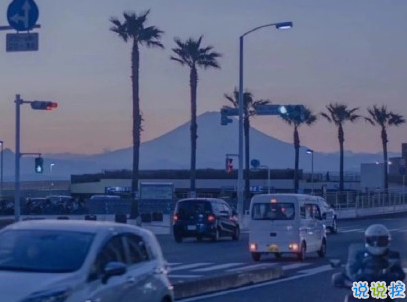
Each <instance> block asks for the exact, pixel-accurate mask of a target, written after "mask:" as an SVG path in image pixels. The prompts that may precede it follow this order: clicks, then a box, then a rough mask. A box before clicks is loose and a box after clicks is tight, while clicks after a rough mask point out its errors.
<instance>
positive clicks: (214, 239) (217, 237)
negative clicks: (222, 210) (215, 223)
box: [212, 228, 220, 242]
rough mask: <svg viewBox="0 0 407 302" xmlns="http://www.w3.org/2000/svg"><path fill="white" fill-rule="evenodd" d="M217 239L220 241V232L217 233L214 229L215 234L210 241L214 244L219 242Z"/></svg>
mask: <svg viewBox="0 0 407 302" xmlns="http://www.w3.org/2000/svg"><path fill="white" fill-rule="evenodd" d="M219 239H220V232H219V229H218V228H216V229H215V233H214V234H213V237H212V240H213V241H214V242H216V241H219Z"/></svg>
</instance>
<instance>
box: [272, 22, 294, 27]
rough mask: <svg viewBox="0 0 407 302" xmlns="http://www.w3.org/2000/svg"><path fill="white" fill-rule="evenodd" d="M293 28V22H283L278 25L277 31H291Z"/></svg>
mask: <svg viewBox="0 0 407 302" xmlns="http://www.w3.org/2000/svg"><path fill="white" fill-rule="evenodd" d="M292 27H293V23H292V22H281V23H277V24H276V28H277V29H290V28H292Z"/></svg>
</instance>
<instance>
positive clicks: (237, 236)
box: [232, 227, 240, 240]
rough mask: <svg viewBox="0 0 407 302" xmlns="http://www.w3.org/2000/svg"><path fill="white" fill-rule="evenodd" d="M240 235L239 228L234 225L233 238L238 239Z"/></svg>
mask: <svg viewBox="0 0 407 302" xmlns="http://www.w3.org/2000/svg"><path fill="white" fill-rule="evenodd" d="M239 237H240V228H239V227H236V229H235V232H234V234H233V235H232V239H233V240H239Z"/></svg>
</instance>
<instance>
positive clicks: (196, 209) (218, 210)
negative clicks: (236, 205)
mask: <svg viewBox="0 0 407 302" xmlns="http://www.w3.org/2000/svg"><path fill="white" fill-rule="evenodd" d="M173 234H174V239H175V241H176V242H182V240H183V238H186V237H195V238H196V240H198V241H201V240H202V239H203V238H211V239H212V240H213V241H218V240H219V239H220V237H223V236H230V237H231V238H232V239H233V240H238V239H239V236H240V226H239V221H238V219H237V214H236V212H235V211H234V210H232V209H231V207H230V206H229V205H228V204H227V203H226V202H225V201H224V200H223V199H219V198H187V199H181V200H179V201H178V202H177V204H176V206H175V211H174V217H173Z"/></svg>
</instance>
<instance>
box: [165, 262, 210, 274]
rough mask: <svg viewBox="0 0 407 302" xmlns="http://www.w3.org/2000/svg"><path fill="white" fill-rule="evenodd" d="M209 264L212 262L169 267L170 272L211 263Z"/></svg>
mask: <svg viewBox="0 0 407 302" xmlns="http://www.w3.org/2000/svg"><path fill="white" fill-rule="evenodd" d="M211 264H213V263H208V262H203V263H192V264H185V265H181V266H177V267H174V268H171V269H170V272H173V271H180V270H183V269H190V268H195V267H200V266H205V265H211Z"/></svg>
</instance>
